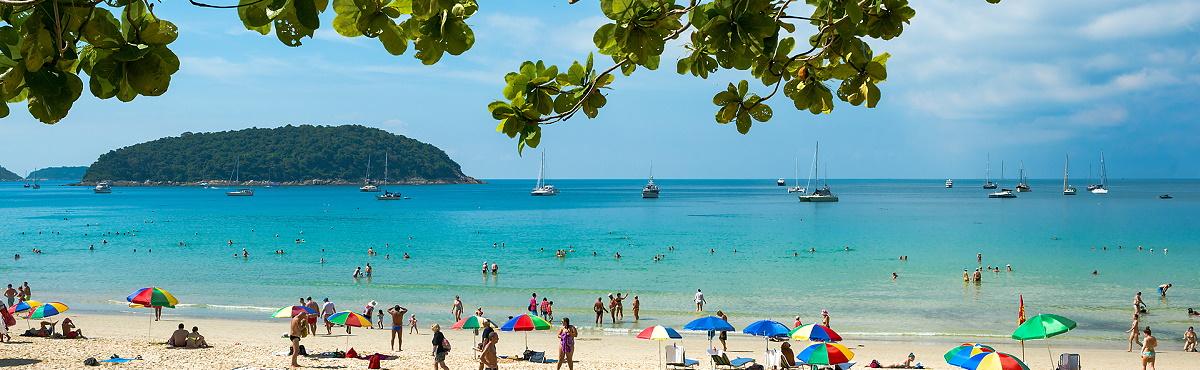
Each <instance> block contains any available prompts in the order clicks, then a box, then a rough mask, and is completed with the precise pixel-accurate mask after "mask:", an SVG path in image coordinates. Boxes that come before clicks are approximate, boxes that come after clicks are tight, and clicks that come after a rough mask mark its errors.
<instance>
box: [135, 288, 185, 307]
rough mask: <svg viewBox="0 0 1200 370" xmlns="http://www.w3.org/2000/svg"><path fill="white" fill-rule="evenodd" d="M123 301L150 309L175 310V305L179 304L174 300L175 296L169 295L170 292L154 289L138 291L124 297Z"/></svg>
mask: <svg viewBox="0 0 1200 370" xmlns="http://www.w3.org/2000/svg"><path fill="white" fill-rule="evenodd" d="M125 300H126V301H129V302H130V303H137V304H140V305H143V306H150V307H168V308H175V305H177V304H179V300H178V299H175V296H174V295H171V293H170V292H168V291H166V290H164V289H162V288H156V287H147V288H142V289H138V290H137V291H136V292H133V294H130V295H129V296H128V297H125Z"/></svg>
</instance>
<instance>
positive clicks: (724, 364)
mask: <svg viewBox="0 0 1200 370" xmlns="http://www.w3.org/2000/svg"><path fill="white" fill-rule="evenodd" d="M712 361H713V364H714V365H716V368H717V369H741V368H743V367H745V366H746V365H749V364H751V363H753V362H754V359H752V358H744V357H738V358H735V359H732V360H730V359H729V355H727V354H724V353H722V354H720V355H712Z"/></svg>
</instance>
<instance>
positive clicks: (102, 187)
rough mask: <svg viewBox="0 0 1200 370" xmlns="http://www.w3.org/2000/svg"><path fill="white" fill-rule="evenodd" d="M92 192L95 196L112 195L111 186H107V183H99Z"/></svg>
mask: <svg viewBox="0 0 1200 370" xmlns="http://www.w3.org/2000/svg"><path fill="white" fill-rule="evenodd" d="M92 191H94V192H96V194H112V185H109V183H108V181H101V182H99V183H97V184H96V187H95V188H93V189H92Z"/></svg>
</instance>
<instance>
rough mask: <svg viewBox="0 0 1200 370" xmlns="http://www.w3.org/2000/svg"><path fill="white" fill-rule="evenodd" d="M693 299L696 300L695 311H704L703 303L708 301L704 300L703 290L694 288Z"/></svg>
mask: <svg viewBox="0 0 1200 370" xmlns="http://www.w3.org/2000/svg"><path fill="white" fill-rule="evenodd" d="M694 301H695V302H696V312H704V304H705V303H707V302H708V301H705V300H704V292H701V291H700V289H696V298H695V299H694Z"/></svg>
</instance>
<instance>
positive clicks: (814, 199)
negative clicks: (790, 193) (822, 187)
mask: <svg viewBox="0 0 1200 370" xmlns="http://www.w3.org/2000/svg"><path fill="white" fill-rule="evenodd" d="M800 201H801V202H804V203H833V202H837V201H838V197H837V196H832V195H827V196H822V195H801V196H800Z"/></svg>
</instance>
